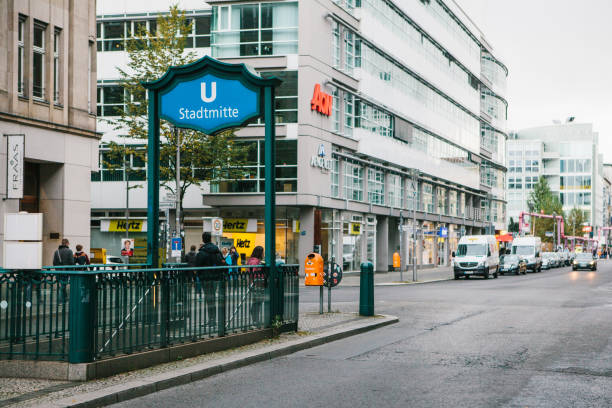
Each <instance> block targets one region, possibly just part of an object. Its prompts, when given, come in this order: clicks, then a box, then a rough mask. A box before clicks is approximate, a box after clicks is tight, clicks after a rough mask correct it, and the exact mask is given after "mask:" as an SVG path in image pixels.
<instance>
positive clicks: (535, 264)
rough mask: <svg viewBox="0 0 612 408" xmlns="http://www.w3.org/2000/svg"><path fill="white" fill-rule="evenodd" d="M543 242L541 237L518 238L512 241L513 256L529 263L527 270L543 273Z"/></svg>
mask: <svg viewBox="0 0 612 408" xmlns="http://www.w3.org/2000/svg"><path fill="white" fill-rule="evenodd" d="M541 248H542V240H541V239H540V237H517V238H514V241H512V255H518V256H520V257H521V258H523V259H524V260H525V261H527V269H528V270H530V271H533V272H542V256H541Z"/></svg>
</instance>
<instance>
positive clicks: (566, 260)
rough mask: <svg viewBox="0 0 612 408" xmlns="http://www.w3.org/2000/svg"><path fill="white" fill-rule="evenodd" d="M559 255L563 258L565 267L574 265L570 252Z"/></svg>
mask: <svg viewBox="0 0 612 408" xmlns="http://www.w3.org/2000/svg"><path fill="white" fill-rule="evenodd" d="M559 255H560V256H561V262H562V263H563V266H570V265H571V264H572V260H571V259H570V253H569V251H562V252H559Z"/></svg>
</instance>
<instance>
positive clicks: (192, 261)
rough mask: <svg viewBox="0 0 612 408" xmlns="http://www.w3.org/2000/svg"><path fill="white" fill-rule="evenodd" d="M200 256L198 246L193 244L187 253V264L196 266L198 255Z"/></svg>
mask: <svg viewBox="0 0 612 408" xmlns="http://www.w3.org/2000/svg"><path fill="white" fill-rule="evenodd" d="M197 256H198V251H196V246H195V245H192V246H191V248H189V252H187V253H186V254H185V263H186V264H187V266H196V257H197Z"/></svg>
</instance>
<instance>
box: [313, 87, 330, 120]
mask: <svg viewBox="0 0 612 408" xmlns="http://www.w3.org/2000/svg"><path fill="white" fill-rule="evenodd" d="M333 100H334V99H333V98H332V96H331V95H330V94H327V93H325V92H323V91H321V85H320V84H315V88H314V93H313V95H312V99H311V101H310V110H313V111H317V112H319V113H322V114H323V115H325V116H330V115H331V112H332V104H333Z"/></svg>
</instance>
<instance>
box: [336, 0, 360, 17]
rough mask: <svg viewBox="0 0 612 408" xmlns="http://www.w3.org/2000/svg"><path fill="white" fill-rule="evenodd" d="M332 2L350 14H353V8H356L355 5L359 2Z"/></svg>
mask: <svg viewBox="0 0 612 408" xmlns="http://www.w3.org/2000/svg"><path fill="white" fill-rule="evenodd" d="M332 1H333V2H334V3H336V4H337V5H338V6H340V7H342V8H343V9H344V10H346V11H347V12H349V13H351V14H353V12H354V11H355V6H356V4H355V3H357V4H359V3H358V2H359V0H332Z"/></svg>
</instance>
